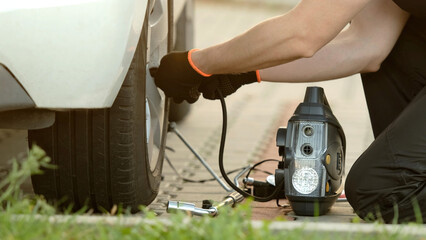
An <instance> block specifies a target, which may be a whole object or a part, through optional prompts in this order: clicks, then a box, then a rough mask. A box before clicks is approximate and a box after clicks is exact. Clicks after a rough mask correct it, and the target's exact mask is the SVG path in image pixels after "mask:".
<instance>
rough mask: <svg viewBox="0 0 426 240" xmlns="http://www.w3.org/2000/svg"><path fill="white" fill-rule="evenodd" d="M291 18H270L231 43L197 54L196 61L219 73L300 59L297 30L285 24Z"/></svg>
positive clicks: (199, 65)
mask: <svg viewBox="0 0 426 240" xmlns="http://www.w3.org/2000/svg"><path fill="white" fill-rule="evenodd" d="M290 16H291V14H290V15H286V16H280V17H276V18H272V19H269V20H267V21H265V22H263V23H261V24H259V25H257V26H255V27H253V28H252V29H250V30H249V31H247V32H245V33H243V34H241V35H239V36H237V37H235V38H233V39H231V40H229V41H227V42H224V43H221V44H218V45H215V46H213V47H209V48H206V49H202V50H200V51H197V52H195V53H194V54H193V60H194V62H196V63H197V66H198V67H199V68H200V69H203V70H204V71H205V72H207V73H215V74H218V73H238V72H245V71H250V70H256V69H261V68H265V67H270V66H274V65H277V64H281V63H285V62H290V61H292V60H294V59H297V58H300V57H302V55H303V53H301V50H299V49H300V48H301V47H297V45H301V44H302V43H301V42H300V41H298V40H297V39H298V38H299V37H298V32H297V30H296V29H293V28H292V27H291V24H284V23H282V22H286V21H292V19H291V18H290ZM277 26H280V27H279V28H277ZM281 26H282V27H281ZM277 29H279V31H281V32H282V34H280V33H278V32H277ZM281 42H285V43H286V44H287V46H288V50H287V51H286V52H284V53H282V52H280V51H278V46H279V45H280V44H281ZM259 43H261V44H259Z"/></svg>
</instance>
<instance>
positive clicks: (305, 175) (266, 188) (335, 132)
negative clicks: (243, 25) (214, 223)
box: [167, 87, 346, 216]
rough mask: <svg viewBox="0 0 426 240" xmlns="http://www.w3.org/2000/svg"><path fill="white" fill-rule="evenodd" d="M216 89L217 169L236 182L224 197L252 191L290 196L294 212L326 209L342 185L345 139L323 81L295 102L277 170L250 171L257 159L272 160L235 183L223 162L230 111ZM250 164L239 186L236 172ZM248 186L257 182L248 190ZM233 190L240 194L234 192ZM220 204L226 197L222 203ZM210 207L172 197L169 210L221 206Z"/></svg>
mask: <svg viewBox="0 0 426 240" xmlns="http://www.w3.org/2000/svg"><path fill="white" fill-rule="evenodd" d="M218 94H219V96H220V100H221V104H222V111H223V126H222V136H221V141H220V149H219V169H220V171H221V174H222V176H223V179H224V180H225V181H226V183H227V184H228V185H229V186H230V187H232V189H228V188H227V187H224V188H225V190H227V191H229V190H231V191H232V190H234V191H235V192H234V193H232V194H231V195H232V196H233V197H232V198H229V196H228V197H226V198H225V202H227V203H229V202H232V205H234V204H235V203H237V202H239V201H241V200H242V199H243V197H252V198H253V199H254V200H255V201H259V202H267V201H270V200H273V199H279V198H283V197H286V198H287V199H288V200H289V202H290V205H291V206H292V209H293V211H294V212H295V213H296V215H304V216H318V215H323V214H325V213H327V212H328V210H329V209H330V208H331V206H332V205H333V204H334V202H335V201H336V200H337V198H338V197H339V196H340V195H341V193H342V191H343V182H342V180H343V175H344V171H345V167H344V166H345V152H346V143H345V134H344V132H343V129H342V127H341V126H340V124H339V122H338V121H337V119H336V117H335V116H334V115H333V112H332V111H331V108H330V105H329V104H328V101H327V98H326V96H325V94H324V90H323V89H322V88H320V87H308V88H307V89H306V94H305V98H304V101H303V102H302V103H300V104H299V106H298V107H297V108H296V111H295V112H294V114H293V116H292V117H291V118H290V120H289V121H288V124H287V128H283V127H281V128H279V129H278V132H277V139H276V143H277V146H278V151H279V155H280V156H282V161H279V160H273V161H278V162H279V164H278V168H277V169H276V170H275V175H270V176H269V177H268V178H267V181H266V182H260V181H256V180H254V179H253V178H250V177H249V174H250V171H251V170H252V169H254V168H255V167H256V166H257V165H258V164H261V163H262V162H265V161H269V160H271V159H267V160H264V161H261V162H259V163H257V164H255V165H254V166H251V167H250V166H249V167H247V168H244V170H243V171H242V172H241V173H240V174H238V175H237V176H236V177H235V179H234V182H236V183H235V184H234V182H232V181H231V180H230V179H229V177H228V174H227V173H226V171H225V169H224V164H223V162H224V161H223V155H224V146H225V139H226V126H227V113H226V112H227V111H226V104H225V100H224V98H223V96H222V94H221V92H220V91H218ZM172 129H174V131H175V133H176V134H177V135H178V136H179V137H180V138H181V139H182V141H183V142H184V143H186V144H187V142H186V141H185V140H184V139H183V137H182V136H180V133H179V132H178V131H177V130H176V129H175V128H172ZM187 146H189V144H187ZM189 148H190V149H191V151H192V152H193V153H194V155H195V156H196V157H197V158H198V159H199V160H200V161H201V162H202V163H203V165H204V166H205V167H206V168H207V169H210V168H209V167H208V165H207V163H206V162H205V161H204V160H203V159H202V158H201V156H200V155H199V154H197V153H196V152H195V150H194V149H192V148H191V147H189ZM248 169H250V170H249V171H248V173H247V176H246V178H245V179H244V180H243V183H244V189H241V188H240V187H239V186H238V184H237V183H238V178H239V176H241V175H242V174H243V172H244V171H246V170H248ZM210 172H211V173H212V171H210ZM212 175H213V176H214V177H215V179H216V180H217V181H218V182H219V183H221V185H222V186H226V185H225V184H224V183H223V182H222V181H221V179H219V178H218V177H217V176H216V175H215V174H213V173H212ZM247 186H251V187H253V188H252V189H251V190H250V189H249V188H247ZM250 192H252V193H253V194H250ZM231 195H230V196H231ZM235 196H238V197H237V198H235ZM229 199H233V201H230V200H229ZM235 199H238V201H236V200H235ZM277 203H278V202H277ZM221 205H222V203H221V204H219V205H218V206H221ZM212 209H213V210H214V207H213V208H212V207H211V206H209V207H207V208H205V209H204V208H203V209H199V208H195V205H194V204H191V203H183V202H176V201H169V203H168V208H167V211H168V212H172V211H175V210H181V211H185V212H188V211H189V212H191V213H192V214H193V215H212V216H216V215H217V214H218V212H217V209H216V210H215V211H213V210H212ZM212 212H214V214H212Z"/></svg>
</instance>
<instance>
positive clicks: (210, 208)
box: [167, 192, 244, 217]
mask: <svg viewBox="0 0 426 240" xmlns="http://www.w3.org/2000/svg"><path fill="white" fill-rule="evenodd" d="M243 200H244V196H242V195H241V194H239V193H238V192H232V193H231V194H229V195H228V196H226V197H225V198H224V199H223V201H222V202H220V203H218V204H216V205H213V204H212V203H211V202H210V201H204V202H203V207H202V208H197V207H195V204H193V203H187V202H178V201H169V202H168V204H167V212H168V213H171V212H176V211H181V212H184V213H186V214H189V215H191V216H203V215H209V216H212V217H215V216H217V215H219V210H220V209H222V208H223V207H225V206H231V207H235V205H236V204H237V203H239V202H242V201H243Z"/></svg>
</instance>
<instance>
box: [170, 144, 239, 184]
mask: <svg viewBox="0 0 426 240" xmlns="http://www.w3.org/2000/svg"><path fill="white" fill-rule="evenodd" d="M167 149H168V150H170V149H171V148H169V147H167ZM164 158H165V159H166V161H167V163H168V164H169V166H170V168H171V169H172V170H173V172H175V174H176V175H177V176H178V178H179V179H181V180H182V181H184V182H190V183H205V182H212V181H216V178H207V179H200V180H194V179H190V178H185V177H183V176H182V175H181V174H180V173H179V172H178V170H177V169H176V168H175V166H174V165H173V164H172V162H171V161H170V159H169V157H167V155H165V156H164ZM245 168H246V167H242V168H237V169H234V170H231V171H229V172H227V173H226V174H228V175H229V174H233V173H236V172H239V171H242V170H243V169H245Z"/></svg>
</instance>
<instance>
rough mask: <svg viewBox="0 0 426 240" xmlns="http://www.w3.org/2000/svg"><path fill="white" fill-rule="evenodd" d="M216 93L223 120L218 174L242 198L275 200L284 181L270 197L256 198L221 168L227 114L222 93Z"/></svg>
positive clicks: (260, 200)
mask: <svg viewBox="0 0 426 240" xmlns="http://www.w3.org/2000/svg"><path fill="white" fill-rule="evenodd" d="M217 93H218V96H219V98H220V104H221V105H222V118H223V121H222V122H223V123H222V136H221V138H220V148H219V169H220V173H221V174H222V176H223V179H225V181H226V182H227V183H228V185H229V186H231V187H232V188H233V189H234V190H235V191H237V192H238V193H240V194H241V195H243V196H244V197H251V198H253V199H254V200H255V201H257V202H268V201H271V200H273V199H276V198H277V196H278V194H279V192H280V191H281V190H282V188H283V187H284V181H282V182H281V183H280V184H279V185H278V186H275V190H274V192H273V193H272V194H271V195H270V196H268V197H256V196H253V195H251V194H249V193H246V192H245V191H243V190H242V189H240V188H239V187H237V186H235V184H234V183H233V182H232V181H231V180H230V179H229V178H228V175H227V174H226V171H225V168H224V166H223V153H224V151H225V140H226V129H227V125H228V114H227V110H226V103H225V99H224V98H223V94H222V92H221V91H220V90H219V89H218V90H217Z"/></svg>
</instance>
